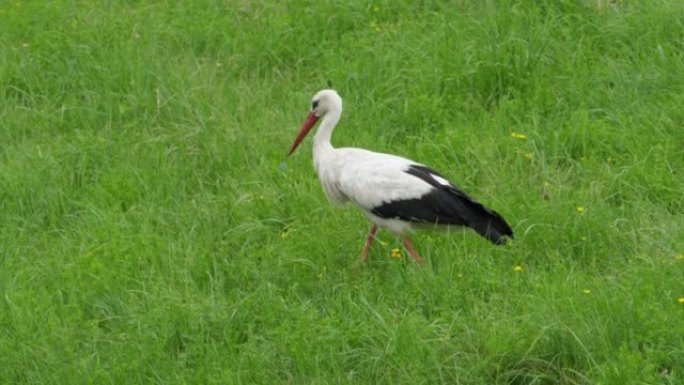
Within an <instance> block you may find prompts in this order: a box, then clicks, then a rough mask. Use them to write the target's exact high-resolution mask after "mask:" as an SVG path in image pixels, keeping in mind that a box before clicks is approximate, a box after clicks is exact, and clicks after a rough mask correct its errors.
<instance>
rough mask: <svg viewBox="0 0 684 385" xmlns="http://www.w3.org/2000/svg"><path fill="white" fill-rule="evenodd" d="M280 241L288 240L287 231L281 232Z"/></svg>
mask: <svg viewBox="0 0 684 385" xmlns="http://www.w3.org/2000/svg"><path fill="white" fill-rule="evenodd" d="M280 239H282V240H286V239H287V230H283V231H281V232H280Z"/></svg>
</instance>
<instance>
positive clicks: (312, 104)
mask: <svg viewBox="0 0 684 385" xmlns="http://www.w3.org/2000/svg"><path fill="white" fill-rule="evenodd" d="M316 107H318V100H314V101H313V102H311V110H315V109H316Z"/></svg>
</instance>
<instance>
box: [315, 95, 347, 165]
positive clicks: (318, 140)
mask: <svg viewBox="0 0 684 385" xmlns="http://www.w3.org/2000/svg"><path fill="white" fill-rule="evenodd" d="M341 114H342V108H333V109H331V110H329V111H328V112H327V113H326V114H325V115H324V116H323V120H321V124H320V125H319V126H318V131H316V135H315V136H314V139H313V156H314V161H315V160H316V159H317V158H319V157H320V156H321V155H324V154H325V153H327V152H331V151H333V150H335V149H334V148H333V146H332V143H331V142H330V139H331V138H332V133H333V130H334V129H335V126H336V125H337V122H338V121H339V120H340V115H341Z"/></svg>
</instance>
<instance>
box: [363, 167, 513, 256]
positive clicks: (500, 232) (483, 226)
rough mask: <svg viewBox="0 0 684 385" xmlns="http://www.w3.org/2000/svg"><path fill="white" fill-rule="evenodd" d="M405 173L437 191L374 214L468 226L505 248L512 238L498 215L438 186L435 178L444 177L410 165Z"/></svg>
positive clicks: (375, 210) (381, 208) (378, 209)
mask: <svg viewBox="0 0 684 385" xmlns="http://www.w3.org/2000/svg"><path fill="white" fill-rule="evenodd" d="M405 172H406V173H408V174H410V175H413V176H415V177H417V178H420V179H422V180H424V181H425V182H427V183H429V184H430V185H431V186H432V187H434V189H433V190H432V191H430V192H429V193H427V194H425V195H423V196H421V197H420V198H416V199H404V200H397V201H391V202H387V203H383V204H382V205H381V206H378V207H375V208H373V210H372V211H371V212H372V213H373V214H375V215H377V216H379V217H381V218H397V219H401V220H405V221H409V222H414V223H424V224H437V225H456V226H468V227H471V228H472V229H474V230H475V231H477V232H478V233H479V234H480V235H482V236H483V237H485V238H487V239H489V240H490V241H491V242H492V243H494V244H497V245H503V244H505V243H506V238H505V237H506V236H509V237H511V238H513V230H512V229H511V227H510V226H509V225H508V223H506V221H505V220H504V219H503V217H501V215H500V214H499V213H497V212H496V211H493V210H490V209H488V208H487V207H485V206H484V205H482V204H481V203H479V202H477V201H476V200H474V199H473V198H471V197H470V196H468V195H467V194H466V193H464V192H463V191H461V190H459V189H458V188H456V187H455V186H453V185H451V184H449V185H443V184H441V183H439V181H438V180H436V179H435V178H434V176H437V177H440V178H444V177H442V176H441V175H440V174H439V173H437V172H436V171H434V170H432V169H430V168H428V167H425V166H420V165H411V166H410V167H409V168H408V169H407V170H405ZM445 180H446V179H445Z"/></svg>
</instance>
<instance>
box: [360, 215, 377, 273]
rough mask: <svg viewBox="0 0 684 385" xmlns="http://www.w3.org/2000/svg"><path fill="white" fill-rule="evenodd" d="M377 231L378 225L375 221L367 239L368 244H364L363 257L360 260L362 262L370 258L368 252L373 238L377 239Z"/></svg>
mask: <svg viewBox="0 0 684 385" xmlns="http://www.w3.org/2000/svg"><path fill="white" fill-rule="evenodd" d="M377 232H378V226H377V225H376V224H375V223H373V226H371V229H370V232H369V233H368V239H366V244H365V245H364V246H363V253H362V254H361V259H360V260H359V261H360V262H361V263H365V262H366V261H367V260H368V253H369V252H370V248H371V245H372V244H373V240H375V233H377Z"/></svg>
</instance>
